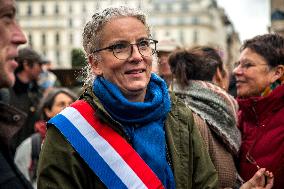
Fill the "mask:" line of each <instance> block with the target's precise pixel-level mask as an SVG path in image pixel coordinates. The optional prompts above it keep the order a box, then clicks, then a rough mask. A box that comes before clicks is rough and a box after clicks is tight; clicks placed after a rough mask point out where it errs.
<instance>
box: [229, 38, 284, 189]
mask: <svg viewBox="0 0 284 189" xmlns="http://www.w3.org/2000/svg"><path fill="white" fill-rule="evenodd" d="M233 73H234V75H235V77H236V87H237V96H238V97H237V100H238V104H239V128H240V131H241V133H242V145H241V148H240V155H239V156H240V157H239V162H238V164H239V167H238V168H239V173H240V175H241V176H242V178H243V179H245V180H248V179H249V178H250V177H251V176H252V175H253V174H254V172H255V171H256V170H258V169H259V168H260V167H265V168H267V169H268V170H269V171H271V172H272V173H273V175H274V178H275V180H274V187H273V189H282V188H283V186H284V119H283V116H284V85H283V83H284V39H283V37H281V36H279V35H277V34H265V35H260V36H256V37H254V38H252V39H249V40H247V41H245V42H244V44H243V45H242V47H241V54H240V58H239V61H238V62H237V63H236V65H235V69H234V70H233Z"/></svg>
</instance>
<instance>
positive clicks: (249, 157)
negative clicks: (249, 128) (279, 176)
mask: <svg viewBox="0 0 284 189" xmlns="http://www.w3.org/2000/svg"><path fill="white" fill-rule="evenodd" d="M261 134H262V133H261V132H260V131H258V133H257V135H256V137H255V139H254V141H253V143H252V144H251V146H250V148H249V149H248V151H247V153H246V160H247V161H248V162H249V163H251V164H253V165H255V166H256V168H257V170H258V169H260V166H259V165H258V164H257V162H256V160H255V159H254V158H253V157H252V156H251V155H250V153H251V151H252V149H253V148H254V146H255V144H256V141H258V139H259V138H260V137H261Z"/></svg>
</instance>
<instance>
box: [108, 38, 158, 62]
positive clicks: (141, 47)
mask: <svg viewBox="0 0 284 189" xmlns="http://www.w3.org/2000/svg"><path fill="white" fill-rule="evenodd" d="M133 45H136V46H137V47H138V51H139V53H140V54H141V55H142V56H144V57H149V56H151V55H152V54H154V53H155V51H156V42H155V41H154V40H143V41H140V42H138V43H136V44H130V43H129V42H121V43H119V44H116V45H113V47H112V50H113V54H114V56H115V57H116V58H117V59H120V60H125V59H127V58H129V57H130V56H131V54H132V52H133Z"/></svg>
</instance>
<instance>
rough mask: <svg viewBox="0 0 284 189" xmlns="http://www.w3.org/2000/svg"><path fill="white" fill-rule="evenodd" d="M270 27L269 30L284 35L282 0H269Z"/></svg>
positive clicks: (283, 4) (283, 3)
mask: <svg viewBox="0 0 284 189" xmlns="http://www.w3.org/2000/svg"><path fill="white" fill-rule="evenodd" d="M270 8H271V11H270V12H271V27H270V32H275V33H278V34H280V35H282V36H283V37H284V1H282V0H270Z"/></svg>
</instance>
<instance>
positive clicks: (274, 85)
mask: <svg viewBox="0 0 284 189" xmlns="http://www.w3.org/2000/svg"><path fill="white" fill-rule="evenodd" d="M282 84H284V75H283V76H282V77H280V78H279V79H277V80H276V81H275V82H274V83H272V84H270V85H269V86H268V87H266V88H265V89H264V91H263V92H262V93H261V96H263V97H265V96H268V95H269V94H270V93H271V92H272V91H273V90H274V89H276V88H277V87H278V86H280V85H282Z"/></svg>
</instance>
